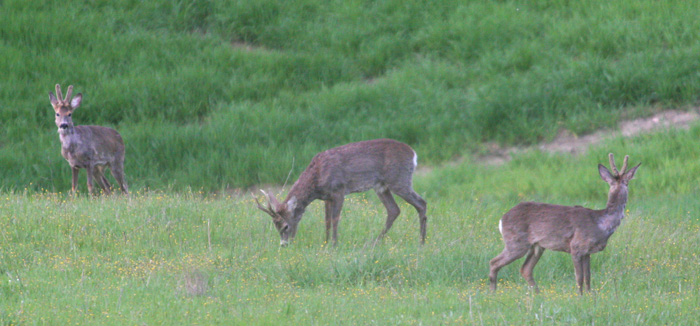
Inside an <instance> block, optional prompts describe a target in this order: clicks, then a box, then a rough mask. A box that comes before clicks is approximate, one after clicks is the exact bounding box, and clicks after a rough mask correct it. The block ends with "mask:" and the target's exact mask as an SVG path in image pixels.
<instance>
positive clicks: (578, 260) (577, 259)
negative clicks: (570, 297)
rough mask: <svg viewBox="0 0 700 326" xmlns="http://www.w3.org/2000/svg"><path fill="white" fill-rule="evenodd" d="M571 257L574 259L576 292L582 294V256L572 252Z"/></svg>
mask: <svg viewBox="0 0 700 326" xmlns="http://www.w3.org/2000/svg"><path fill="white" fill-rule="evenodd" d="M571 259H572V260H573V261H574V273H575V274H576V284H577V285H578V294H579V295H583V256H582V255H578V254H574V253H572V254H571Z"/></svg>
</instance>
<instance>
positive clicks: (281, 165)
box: [0, 0, 700, 325]
mask: <svg viewBox="0 0 700 326" xmlns="http://www.w3.org/2000/svg"><path fill="white" fill-rule="evenodd" d="M699 16H700V7H698V6H697V4H696V3H694V2H693V1H654V0H634V1H632V0H622V1H611V2H602V1H592V0H582V1H563V0H561V1H557V0H551V1H537V0H534V1H410V0H401V1H353V0H344V1H314V0H289V1H281V0H280V1H223V0H221V1H215V0H209V1H206V0H203V1H164V0H154V1H139V0H121V1H119V0H117V1H106V0H93V1H90V0H84V1H62V2H54V1H24V0H0V76H1V77H0V126H1V127H2V128H0V182H1V183H0V190H2V191H1V192H0V325H17V324H20V325H24V324H27V325H36V324H48V325H69V324H82V325H86V324H90V325H92V324H101V325H109V324H113V325H131V324H136V325H152V324H156V325H162V324H173V325H196V324H205V325H212V324H226V325H229V324H234V325H250V324H264V325H270V324H275V325H331V324H347V325H398V324H402V325H404V324H405V325H420V324H423V325H426V324H427V325H438V324H456V325H463V324H486V325H492V324H510V325H514V324H516V325H520V324H529V325H534V324H566V325H571V324H581V325H583V324H587V325H590V324H618V325H650V324H652V325H654V324H663V325H672V324H676V325H692V324H697V323H698V320H700V295H698V293H700V292H699V290H700V273H698V272H697V271H698V266H700V252H699V251H698V249H697V248H700V218H698V212H700V196H698V195H699V194H700V182H699V181H700V164H698V156H700V146H697V143H698V139H699V138H700V125H697V124H695V125H693V126H691V127H690V129H688V130H676V131H674V130H667V131H663V132H660V133H656V134H647V135H640V136H637V137H634V138H617V139H612V140H607V141H605V142H604V143H603V144H601V145H599V146H596V147H595V148H591V149H590V150H588V151H587V152H586V153H585V154H583V155H580V156H572V155H565V154H546V153H542V152H538V151H528V152H524V153H521V154H517V155H515V156H514V159H513V160H512V161H510V162H507V163H505V164H504V165H502V166H483V165H479V164H473V162H472V160H470V159H469V156H470V155H472V154H474V153H479V152H481V151H483V150H485V149H486V148H488V146H490V145H488V144H489V143H491V142H495V143H498V144H501V145H527V144H533V143H537V142H540V141H543V140H548V139H551V138H552V137H553V136H554V135H555V134H556V133H557V132H558V131H559V129H561V128H566V129H568V130H570V131H572V132H574V133H575V134H582V133H585V132H587V131H592V130H595V129H598V128H602V127H611V126H614V125H615V123H616V122H617V121H619V120H620V119H624V118H632V117H637V116H642V115H646V114H649V113H651V112H654V111H658V110H662V109H668V108H681V109H686V108H692V107H694V106H696V105H697V101H698V94H700V92H699V91H700V69H698V68H700V60H699V59H700V42H698V41H699V39H700V20H698V19H697V17H699ZM56 83H60V84H62V85H64V87H65V86H66V85H69V84H73V85H75V88H76V92H82V93H83V95H84V101H83V106H82V107H81V108H79V109H78V110H77V111H76V113H75V117H74V118H75V121H76V122H77V123H79V124H99V125H106V126H111V127H114V128H116V129H118V130H119V131H120V132H121V134H122V135H123V136H124V139H125V141H126V145H127V159H126V173H127V178H128V181H129V183H130V185H131V189H132V194H131V195H130V196H128V197H127V196H100V197H95V198H92V197H89V196H76V197H71V196H67V195H66V194H65V191H66V190H68V189H69V188H70V175H69V174H70V171H69V170H70V169H69V168H68V166H67V164H66V162H65V161H64V160H63V158H62V157H61V156H60V151H59V141H58V136H57V135H56V127H55V126H54V124H53V112H52V111H51V107H50V105H49V101H48V94H47V93H48V92H52V91H53V89H54V85H55V84H56ZM378 137H391V138H396V139H399V140H402V141H404V142H407V143H409V144H411V145H412V146H413V147H414V148H415V149H416V150H417V152H418V154H419V161H420V164H422V165H428V166H431V167H432V168H431V169H426V170H422V171H421V173H419V174H418V175H417V176H416V179H415V188H416V190H417V191H418V192H419V193H420V194H421V195H422V196H424V197H425V198H426V200H427V201H428V216H429V220H428V240H427V243H426V245H424V246H420V245H419V240H418V222H417V218H416V215H415V212H414V210H413V209H412V207H410V206H409V205H407V204H406V203H405V202H403V201H402V200H398V202H399V205H400V207H401V210H402V213H401V215H400V216H399V219H398V220H397V221H396V223H395V224H394V227H393V228H392V230H391V231H390V232H389V233H388V234H387V237H386V238H385V240H384V241H383V242H382V243H380V244H378V245H376V246H375V243H374V239H375V237H376V235H378V234H379V232H380V231H381V228H382V227H383V224H384V214H385V213H384V210H383V207H382V206H381V204H380V203H379V201H378V200H377V199H376V196H374V195H373V194H371V193H368V194H359V195H352V196H348V198H347V200H346V202H345V205H344V210H343V218H342V222H341V224H340V227H339V246H338V247H337V248H330V247H328V246H326V245H325V244H324V243H323V235H324V232H323V230H324V224H323V217H322V216H323V212H322V210H323V207H322V206H323V205H322V204H321V203H313V204H312V205H310V207H309V209H308V210H307V213H306V214H305V217H304V220H303V221H302V223H301V225H300V229H299V234H298V236H297V239H296V241H295V242H294V244H293V245H291V246H290V247H288V248H284V249H281V248H279V246H278V243H279V238H278V234H277V232H276V230H275V229H274V226H273V225H272V223H270V221H269V218H268V217H267V216H265V215H264V214H263V213H261V212H260V211H258V210H257V209H256V208H255V206H254V202H253V201H252V199H250V198H249V197H247V196H245V197H239V196H229V195H227V194H228V193H227V192H220V191H218V190H222V189H225V188H239V187H247V186H251V185H255V184H261V183H272V184H281V183H282V182H283V181H284V179H285V178H286V176H287V173H288V172H289V170H290V168H292V162H295V163H294V166H293V170H292V172H293V173H292V178H295V177H296V175H298V174H299V173H300V172H301V170H302V169H303V168H304V166H305V165H306V164H307V162H308V161H309V160H310V158H311V157H312V156H313V155H314V154H315V153H316V152H318V151H321V150H324V149H326V148H328V147H331V146H336V145H340V144H344V143H347V142H350V141H356V140H363V139H370V138H378ZM608 152H614V153H615V154H616V155H617V158H618V162H619V161H621V159H622V156H623V155H624V154H629V155H630V157H631V163H637V162H642V166H641V168H640V170H639V171H638V172H637V174H636V177H635V179H634V180H632V181H631V184H630V200H629V205H628V209H627V211H626V217H625V219H624V220H623V223H622V225H621V226H620V228H619V229H618V230H617V232H616V233H615V234H614V235H613V236H612V238H611V239H610V242H609V243H608V246H607V248H606V250H605V251H603V252H601V253H598V254H596V255H594V256H593V257H592V263H591V268H592V288H593V290H594V292H593V293H590V294H586V295H584V296H582V297H579V296H578V295H577V292H576V288H575V283H574V277H573V267H572V264H571V259H570V257H568V255H566V254H562V253H553V252H549V251H548V252H547V253H545V254H544V256H543V257H542V260H541V262H540V263H539V264H538V267H537V268H536V269H535V279H536V280H537V282H538V284H539V286H540V289H541V290H542V293H541V294H540V295H534V294H533V293H532V292H531V290H530V289H528V288H527V285H526V282H525V281H524V280H523V279H522V277H521V276H520V275H519V273H518V268H519V264H520V262H515V263H513V264H511V265H509V266H506V267H505V268H503V269H502V271H501V272H500V273H499V277H500V280H499V290H498V291H497V293H495V294H493V293H490V292H489V291H488V284H487V282H488V280H487V274H488V261H489V259H491V258H492V257H494V256H495V255H497V254H498V253H499V252H500V251H501V249H502V246H503V244H502V242H501V240H500V237H499V234H498V230H497V225H498V219H499V218H500V216H501V215H502V214H503V213H505V212H506V211H507V210H508V209H509V208H510V207H512V206H513V205H515V204H516V203H517V202H520V201H524V200H534V201H545V202H551V203H558V204H564V205H583V206H585V207H591V208H602V207H603V205H604V202H605V198H606V197H605V196H606V192H607V187H606V186H605V184H604V182H603V181H601V180H600V178H599V177H598V174H597V170H596V165H597V164H598V163H606V161H607V153H608ZM455 157H466V158H467V159H466V160H457V161H452V159H453V158H455ZM445 162H449V163H450V164H442V163H445ZM84 184H85V177H84V175H83V176H82V178H81V185H80V186H81V190H83V191H84V190H85V185H84ZM188 188H189V189H188Z"/></svg>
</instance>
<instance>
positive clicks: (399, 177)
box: [255, 139, 428, 246]
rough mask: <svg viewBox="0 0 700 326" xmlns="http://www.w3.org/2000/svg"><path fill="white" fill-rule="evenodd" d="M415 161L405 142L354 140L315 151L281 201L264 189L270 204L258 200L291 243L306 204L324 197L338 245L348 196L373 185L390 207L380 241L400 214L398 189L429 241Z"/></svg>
mask: <svg viewBox="0 0 700 326" xmlns="http://www.w3.org/2000/svg"><path fill="white" fill-rule="evenodd" d="M416 165H417V155H416V152H415V151H414V150H413V149H412V148H411V147H410V146H408V145H406V144H404V143H401V142H398V141H395V140H391V139H375V140H368V141H362V142H357V143H351V144H347V145H343V146H340V147H336V148H332V149H329V150H327V151H324V152H321V153H318V154H316V156H314V158H313V159H312V160H311V163H310V164H309V166H308V167H307V168H306V170H304V172H302V174H301V175H300V176H299V179H298V180H297V181H296V182H295V183H294V185H293V186H292V188H291V189H290V190H289V194H288V195H287V199H285V200H284V202H282V203H279V202H278V201H277V199H275V197H274V196H272V195H271V194H267V193H265V192H264V191H263V193H264V194H265V195H266V196H267V201H268V202H267V207H263V206H262V205H260V202H258V201H257V198H256V199H255V201H256V202H257V204H258V208H259V209H261V210H262V211H263V212H265V213H267V214H269V215H270V216H272V221H273V222H274V224H275V227H276V228H277V231H279V233H280V245H281V246H286V245H287V244H288V243H289V242H290V241H292V240H293V239H294V236H295V235H296V233H297V225H298V224H299V221H300V220H301V217H302V215H303V214H304V210H305V209H306V207H307V206H308V205H309V204H310V203H311V202H312V201H314V200H316V199H320V200H323V201H324V202H325V205H326V242H328V240H329V239H328V238H329V233H330V229H331V226H332V227H333V245H337V243H338V222H339V221H340V211H341V208H342V207H343V200H344V199H345V195H347V194H350V193H355V192H363V191H367V190H369V189H374V191H375V192H376V193H377V196H379V199H380V200H381V202H382V204H384V207H386V211H387V218H386V226H385V227H384V230H383V231H382V232H381V234H380V235H379V237H378V239H377V240H379V239H381V238H382V237H383V236H384V235H385V234H386V233H387V232H388V231H389V229H390V228H391V225H392V224H393V223H394V220H396V217H397V216H398V215H399V213H400V211H399V206H398V205H396V202H395V201H394V196H392V193H395V194H397V195H399V196H400V197H401V198H403V199H404V200H406V201H407V202H408V203H409V204H411V205H413V207H415V208H416V210H417V211H418V216H419V220H420V236H421V243H425V232H426V230H425V229H426V222H427V219H428V218H427V217H426V215H425V213H426V208H427V203H426V202H425V200H423V198H421V197H420V196H419V195H418V194H416V192H415V191H413V186H412V183H413V171H415V169H416Z"/></svg>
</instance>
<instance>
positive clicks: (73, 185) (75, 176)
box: [71, 166, 80, 195]
mask: <svg viewBox="0 0 700 326" xmlns="http://www.w3.org/2000/svg"><path fill="white" fill-rule="evenodd" d="M71 172H72V173H73V177H72V179H71V181H72V182H71V191H72V192H73V194H74V195H75V194H77V193H78V174H79V173H78V172H80V169H79V168H77V167H75V166H72V167H71Z"/></svg>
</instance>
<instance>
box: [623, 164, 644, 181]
mask: <svg viewBox="0 0 700 326" xmlns="http://www.w3.org/2000/svg"><path fill="white" fill-rule="evenodd" d="M640 165H642V163H639V164H637V166H635V167H633V168H632V169H631V170H629V171H627V172H625V174H623V175H622V181H623V182H624V183H628V182H630V180H632V178H634V173H635V172H637V168H638V167H639V166H640Z"/></svg>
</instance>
